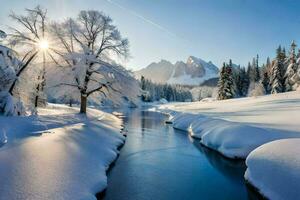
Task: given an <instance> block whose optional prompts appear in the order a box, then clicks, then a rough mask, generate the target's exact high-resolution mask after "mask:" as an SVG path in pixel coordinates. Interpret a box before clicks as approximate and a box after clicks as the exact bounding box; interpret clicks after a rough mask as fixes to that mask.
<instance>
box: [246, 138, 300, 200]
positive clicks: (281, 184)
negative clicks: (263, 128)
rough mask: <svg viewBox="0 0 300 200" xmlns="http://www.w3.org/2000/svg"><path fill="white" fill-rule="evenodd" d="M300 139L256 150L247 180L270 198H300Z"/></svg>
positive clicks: (277, 199)
mask: <svg viewBox="0 0 300 200" xmlns="http://www.w3.org/2000/svg"><path fill="white" fill-rule="evenodd" d="M299 152H300V139H284V140H277V141H274V142H270V143H267V144H265V145H262V146H260V147H259V148H257V149H255V150H254V151H253V152H251V154H250V155H249V156H248V158H247V160H246V164H247V167H248V169H247V171H246V174H245V178H246V179H247V180H248V181H249V182H250V183H251V184H253V185H254V186H255V187H257V188H258V189H259V191H260V192H261V193H262V194H263V195H264V196H266V197H267V198H269V199H272V200H283V199H299V197H300V190H299V186H300V176H299V171H300V157H299Z"/></svg>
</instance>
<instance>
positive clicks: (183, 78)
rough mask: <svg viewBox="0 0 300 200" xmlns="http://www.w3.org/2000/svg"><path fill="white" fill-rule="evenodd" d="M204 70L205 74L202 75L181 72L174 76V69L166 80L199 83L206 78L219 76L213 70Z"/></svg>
mask: <svg viewBox="0 0 300 200" xmlns="http://www.w3.org/2000/svg"><path fill="white" fill-rule="evenodd" d="M205 70H206V71H205V76H203V77H192V75H191V74H186V72H184V74H182V75H181V76H178V77H174V73H175V69H174V70H173V72H172V75H171V77H170V78H169V79H168V80H167V83H168V84H180V85H199V84H201V83H203V82H204V81H206V80H208V79H211V78H216V77H218V76H219V74H218V73H216V72H215V71H214V70H211V69H210V68H205Z"/></svg>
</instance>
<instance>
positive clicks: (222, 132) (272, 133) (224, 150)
mask: <svg viewBox="0 0 300 200" xmlns="http://www.w3.org/2000/svg"><path fill="white" fill-rule="evenodd" d="M299 103H300V93H299V92H291V93H285V94H280V95H269V96H264V97H259V98H241V99H234V100H227V101H212V102H196V103H173V104H165V105H161V106H159V107H158V108H159V110H162V111H163V112H168V113H169V115H170V119H169V121H171V122H173V127H174V128H177V129H181V130H184V131H188V132H190V134H191V135H192V136H193V137H197V138H200V139H201V143H202V144H204V145H205V146H207V147H209V148H212V149H214V150H217V151H219V152H220V153H221V154H223V155H225V156H227V157H230V158H246V157H247V155H248V154H249V153H250V152H251V151H253V150H254V149H255V148H257V147H259V146H260V145H262V144H265V143H267V142H270V141H273V140H278V139H284V138H297V137H300V134H299V131H300V126H299V123H298V121H297V120H296V119H299V117H300V106H299ZM279 125H280V126H279Z"/></svg>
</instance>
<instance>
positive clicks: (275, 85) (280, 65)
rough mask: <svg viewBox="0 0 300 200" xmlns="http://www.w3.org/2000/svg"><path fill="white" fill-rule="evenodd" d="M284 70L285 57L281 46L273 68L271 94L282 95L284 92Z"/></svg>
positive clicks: (277, 51)
mask: <svg viewBox="0 0 300 200" xmlns="http://www.w3.org/2000/svg"><path fill="white" fill-rule="evenodd" d="M283 69H284V56H283V50H282V49H281V46H279V47H278V48H277V50H276V59H275V62H274V64H273V66H272V79H271V93H272V94H276V93H281V92H283V91H284V85H283V83H284V81H283V79H284V78H283V74H282V71H283Z"/></svg>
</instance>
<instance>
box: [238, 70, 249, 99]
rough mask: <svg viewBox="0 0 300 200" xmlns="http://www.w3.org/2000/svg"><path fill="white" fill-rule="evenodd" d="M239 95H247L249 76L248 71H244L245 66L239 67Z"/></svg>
mask: <svg viewBox="0 0 300 200" xmlns="http://www.w3.org/2000/svg"><path fill="white" fill-rule="evenodd" d="M240 76H241V83H240V85H241V96H243V97H245V96H247V93H248V88H249V76H248V73H247V72H246V69H245V68H242V69H241V75H240Z"/></svg>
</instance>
